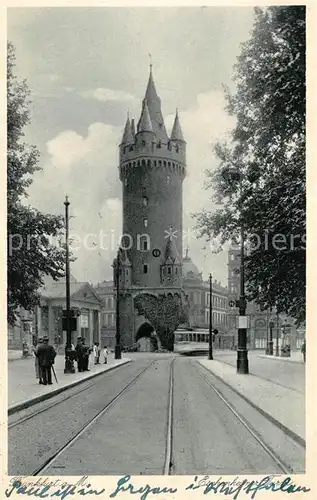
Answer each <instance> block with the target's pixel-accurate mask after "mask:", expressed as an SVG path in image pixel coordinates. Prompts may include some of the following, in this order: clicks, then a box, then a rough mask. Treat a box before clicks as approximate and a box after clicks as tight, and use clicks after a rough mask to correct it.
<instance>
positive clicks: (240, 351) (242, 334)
mask: <svg viewBox="0 0 317 500" xmlns="http://www.w3.org/2000/svg"><path fill="white" fill-rule="evenodd" d="M240 247H241V248H240V299H239V328H238V348H237V372H238V373H245V374H247V373H249V361H248V351H247V323H246V321H247V318H246V315H245V313H246V307H247V302H246V299H245V290H244V231H243V227H242V225H241V245H240Z"/></svg>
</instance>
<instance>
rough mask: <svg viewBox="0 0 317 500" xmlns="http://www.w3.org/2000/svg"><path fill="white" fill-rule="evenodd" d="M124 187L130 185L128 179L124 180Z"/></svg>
mask: <svg viewBox="0 0 317 500" xmlns="http://www.w3.org/2000/svg"><path fill="white" fill-rule="evenodd" d="M124 185H125V186H127V185H128V179H127V178H125V179H124Z"/></svg>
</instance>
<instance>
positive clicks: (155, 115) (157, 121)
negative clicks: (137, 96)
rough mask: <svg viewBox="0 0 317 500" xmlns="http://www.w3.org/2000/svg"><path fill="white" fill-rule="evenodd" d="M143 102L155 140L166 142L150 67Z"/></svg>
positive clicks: (159, 105)
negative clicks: (146, 108) (146, 107)
mask: <svg viewBox="0 0 317 500" xmlns="http://www.w3.org/2000/svg"><path fill="white" fill-rule="evenodd" d="M144 100H145V101H146V103H147V106H148V110H149V114H150V118H151V122H152V126H153V130H154V132H155V135H156V138H157V139H159V140H161V141H163V142H167V141H168V137H167V132H166V128H165V125H164V118H163V115H162V110H161V99H160V98H159V96H158V95H157V92H156V88H155V84H154V79H153V74H152V67H151V69H150V75H149V81H148V84H147V88H146V92H145V98H144Z"/></svg>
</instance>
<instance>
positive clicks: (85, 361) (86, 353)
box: [82, 338, 91, 372]
mask: <svg viewBox="0 0 317 500" xmlns="http://www.w3.org/2000/svg"><path fill="white" fill-rule="evenodd" d="M82 342H83V371H84V372H89V371H90V370H89V368H88V366H89V354H90V353H91V349H90V347H89V345H86V343H85V339H84V338H83V340H82Z"/></svg>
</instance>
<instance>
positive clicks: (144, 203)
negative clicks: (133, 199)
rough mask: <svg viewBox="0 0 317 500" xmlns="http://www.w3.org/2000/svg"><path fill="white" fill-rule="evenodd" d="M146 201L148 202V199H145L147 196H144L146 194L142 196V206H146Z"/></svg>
mask: <svg viewBox="0 0 317 500" xmlns="http://www.w3.org/2000/svg"><path fill="white" fill-rule="evenodd" d="M148 202H149V200H148V199H147V197H146V196H143V206H144V207H147V206H148Z"/></svg>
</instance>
